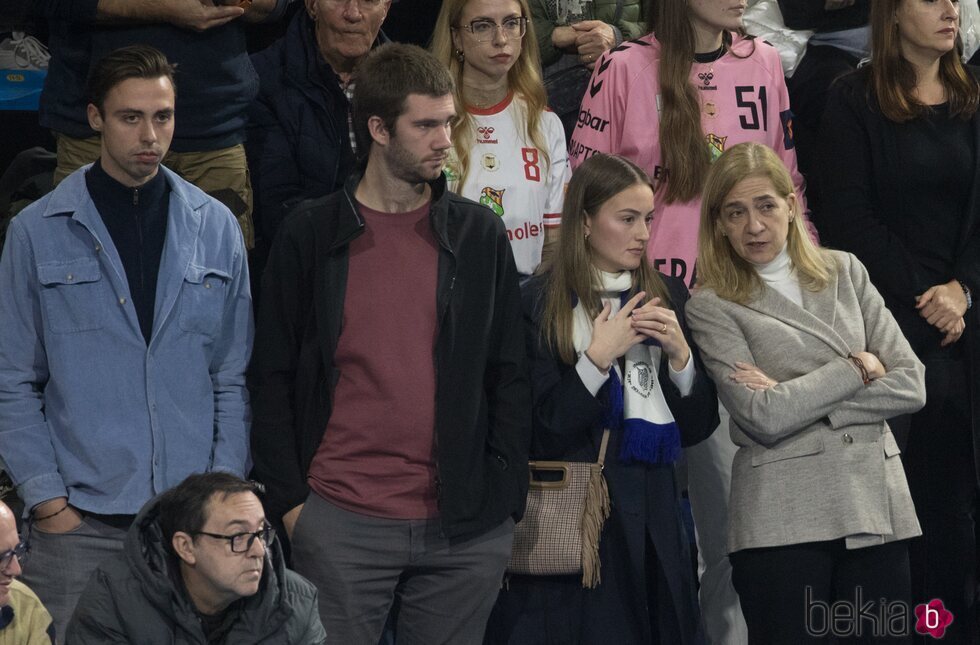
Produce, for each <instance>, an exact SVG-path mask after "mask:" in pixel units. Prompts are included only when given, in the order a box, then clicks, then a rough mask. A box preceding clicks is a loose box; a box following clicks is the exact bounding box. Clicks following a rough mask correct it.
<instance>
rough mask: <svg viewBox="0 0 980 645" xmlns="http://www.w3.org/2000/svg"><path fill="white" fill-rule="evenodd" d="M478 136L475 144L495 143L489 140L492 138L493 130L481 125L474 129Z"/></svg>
mask: <svg viewBox="0 0 980 645" xmlns="http://www.w3.org/2000/svg"><path fill="white" fill-rule="evenodd" d="M476 131H477V133H479V135H480V136H478V137H477V138H476V142H477V143H497V140H496V139H491V137H492V136H493V128H492V127H490V126H486V125H481V126H480V127H478V128H477V129H476Z"/></svg>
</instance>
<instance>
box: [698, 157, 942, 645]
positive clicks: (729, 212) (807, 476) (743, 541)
mask: <svg viewBox="0 0 980 645" xmlns="http://www.w3.org/2000/svg"><path fill="white" fill-rule="evenodd" d="M698 271H699V277H700V281H701V287H700V288H699V289H698V290H697V291H696V292H695V294H694V295H693V296H692V298H691V300H690V302H689V303H688V306H687V314H688V320H689V324H690V326H691V329H692V332H693V334H694V338H695V340H696V341H697V343H698V344H699V346H700V347H701V352H702V355H703V357H704V360H705V364H706V366H707V369H708V371H709V373H710V374H711V376H712V378H713V379H714V380H715V383H716V385H717V386H718V395H719V398H720V399H721V401H722V403H723V404H724V405H725V407H726V408H727V409H728V410H729V411H730V412H731V416H732V422H731V435H732V440H733V441H734V442H735V444H736V445H738V447H739V448H738V452H737V453H736V455H735V462H734V465H733V469H732V495H731V513H730V514H729V532H728V546H729V552H730V559H731V561H732V565H733V582H734V584H735V588H736V590H737V591H738V593H739V596H740V600H741V605H742V611H743V613H744V615H745V619H746V623H747V625H748V628H749V641H750V642H751V643H773V644H784V643H809V642H824V641H822V640H821V639H820V638H816V637H815V635H817V636H819V635H821V634H824V635H826V634H827V633H829V632H831V631H833V630H832V629H831V627H834V628H836V627H839V625H834V626H831V625H829V624H828V623H827V620H829V615H827V614H821V613H820V612H819V611H815V612H808V611H807V608H808V607H814V606H820V605H815V604H814V603H820V602H823V603H827V606H828V608H829V605H830V604H832V603H833V602H835V601H837V600H846V601H850V602H854V601H855V594H861V596H862V597H863V598H865V599H868V600H871V601H872V602H878V601H879V599H881V598H884V599H886V602H893V601H904V602H905V603H906V605H905V606H908V602H909V596H910V590H909V589H910V587H909V585H910V581H909V564H908V550H907V542H906V541H907V539H908V538H911V537H914V536H916V535H919V534H920V530H919V523H918V520H917V518H916V515H915V509H914V507H913V505H912V499H911V497H910V495H909V490H908V485H907V483H906V481H905V474H904V472H903V469H902V463H901V459H900V457H899V449H898V446H897V445H896V443H895V440H894V438H893V437H892V434H891V431H890V430H889V427H888V424H887V423H886V422H885V419H887V418H890V417H893V416H895V415H898V414H902V413H908V412H912V411H914V410H917V409H919V408H920V407H922V405H923V403H924V401H925V391H924V384H923V367H922V364H921V363H920V362H919V361H918V359H917V358H916V357H915V354H914V353H913V352H912V349H911V348H910V347H909V344H908V342H907V341H906V340H905V337H904V336H903V335H902V333H901V330H900V329H899V327H898V325H897V323H896V322H895V320H894V318H892V316H891V314H890V313H889V312H888V310H887V309H886V308H885V306H884V303H883V301H882V299H881V296H880V295H879V294H878V292H877V291H876V290H875V288H874V286H873V285H872V284H871V283H870V282H869V280H868V274H867V271H865V269H864V266H863V265H862V264H861V263H860V262H859V261H858V260H857V259H856V258H855V257H854V256H852V255H850V254H847V253H840V252H835V251H828V250H825V249H820V248H817V247H816V246H814V244H813V243H812V242H811V241H810V239H809V237H808V236H807V232H806V228H805V226H804V222H803V220H802V218H801V213H800V204H799V200H798V199H797V197H796V194H795V193H794V190H793V183H792V180H791V179H790V175H789V172H788V171H787V170H786V167H785V166H784V165H783V164H782V162H781V161H780V160H779V158H778V157H777V156H776V155H775V154H774V153H773V152H772V151H771V150H770V149H769V148H768V147H766V146H763V145H759V144H753V143H745V144H740V145H737V146H734V147H733V148H731V149H730V150H728V151H727V152H725V154H723V155H722V156H721V157H720V158H719V159H718V161H717V162H715V164H714V166H713V167H712V169H711V171H710V173H709V175H708V179H707V182H706V185H705V192H704V198H703V202H702V207H701V230H700V239H699V246H698ZM828 612H829V609H828ZM823 616H827V620H824V619H823V618H822V617H823ZM821 621H822V622H821ZM908 625H909V623H906V626H908ZM815 638H816V640H815Z"/></svg>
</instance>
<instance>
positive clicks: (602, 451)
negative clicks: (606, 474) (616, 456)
mask: <svg viewBox="0 0 980 645" xmlns="http://www.w3.org/2000/svg"><path fill="white" fill-rule="evenodd" d="M608 445H609V428H606V429H605V430H603V431H602V441H601V442H600V443H599V459H598V460H597V461H596V463H597V464H599V465H600V466H604V465H605V463H606V446H608Z"/></svg>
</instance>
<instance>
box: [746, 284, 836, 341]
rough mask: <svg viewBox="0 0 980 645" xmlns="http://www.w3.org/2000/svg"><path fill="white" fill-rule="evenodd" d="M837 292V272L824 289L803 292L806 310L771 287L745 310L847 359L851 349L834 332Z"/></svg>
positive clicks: (765, 286)
mask: <svg viewBox="0 0 980 645" xmlns="http://www.w3.org/2000/svg"><path fill="white" fill-rule="evenodd" d="M837 288H838V279H837V272H836V271H835V272H833V273H832V274H831V278H830V281H829V283H828V284H827V286H826V287H825V288H824V289H821V290H820V291H810V290H809V289H806V288H803V289H802V290H801V291H802V292H803V306H802V307H799V306H797V305H796V303H794V302H791V301H790V300H789V299H788V298H786V297H785V296H783V295H782V294H780V293H779V292H778V291H776V290H775V289H773V288H772V287H770V286H768V285H765V284H763V285H762V290H761V292H760V293H759V294H758V295H757V296H756V297H755V298H753V299H751V300H749V301H748V302H746V303H745V306H746V307H748V308H749V309H753V310H755V311H758V312H759V313H763V314H766V315H768V316H771V317H773V318H776V319H777V320H780V321H782V322H784V323H786V324H787V325H789V326H791V327H795V328H796V329H798V330H800V331H802V332H804V333H806V334H809V335H811V336H814V337H816V338H819V339H820V340H822V341H823V342H824V343H826V344H827V345H829V346H830V347H831V348H833V349H834V350H835V351H837V352H838V353H840V354H842V355H843V356H847V355H848V354H849V353H850V348H849V347H848V345H847V343H846V342H844V339H843V338H841V337H840V334H838V333H837V331H836V330H835V329H834V323H835V322H836V319H837Z"/></svg>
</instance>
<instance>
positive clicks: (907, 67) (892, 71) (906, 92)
mask: <svg viewBox="0 0 980 645" xmlns="http://www.w3.org/2000/svg"><path fill="white" fill-rule="evenodd" d="M908 1H909V0H875V1H874V2H872V3H871V87H872V88H873V90H874V94H875V98H876V99H877V100H878V105H879V107H880V109H881V113H882V114H884V115H885V117H887V118H888V119H890V120H892V121H895V122H897V123H904V122H905V121H910V120H911V119H914V118H916V117H919V116H922V115H923V114H925V113H926V112H928V111H929V110H930V109H931V108H930V107H929V106H927V105H923V104H922V103H921V102H919V101H918V100H917V99H916V98H915V85H916V79H915V68H914V67H913V66H912V63H910V62H909V61H908V60H906V58H905V57H904V56H903V55H902V45H901V41H900V39H899V35H898V21H897V19H896V14H897V12H898V8H899V5H901V4H902V2H908ZM962 51H963V44H962V41H961V40H960V38H959V36H957V38H956V46H955V47H953V48H952V49H951V50H950V51H948V52H946V53H945V54H943V55H942V58H940V59H939V80H940V81H941V82H942V84H943V88H944V89H945V90H946V100H947V101H948V103H949V114H950V116H957V117H959V118H961V119H964V120H966V119H969V118H971V117H972V116H973V114H974V113H975V112H976V111H977V105H978V103H980V86H978V84H977V81H976V79H975V78H973V75H972V74H970V73H969V72H968V71H967V70H966V68H965V67H964V66H963V63H962V62H961V61H960V55H961V54H962Z"/></svg>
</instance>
